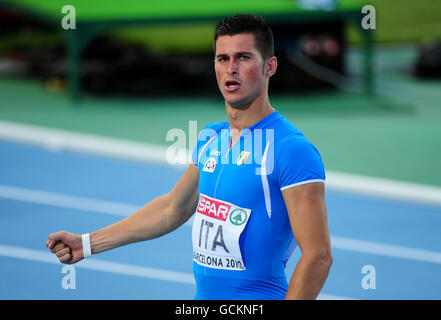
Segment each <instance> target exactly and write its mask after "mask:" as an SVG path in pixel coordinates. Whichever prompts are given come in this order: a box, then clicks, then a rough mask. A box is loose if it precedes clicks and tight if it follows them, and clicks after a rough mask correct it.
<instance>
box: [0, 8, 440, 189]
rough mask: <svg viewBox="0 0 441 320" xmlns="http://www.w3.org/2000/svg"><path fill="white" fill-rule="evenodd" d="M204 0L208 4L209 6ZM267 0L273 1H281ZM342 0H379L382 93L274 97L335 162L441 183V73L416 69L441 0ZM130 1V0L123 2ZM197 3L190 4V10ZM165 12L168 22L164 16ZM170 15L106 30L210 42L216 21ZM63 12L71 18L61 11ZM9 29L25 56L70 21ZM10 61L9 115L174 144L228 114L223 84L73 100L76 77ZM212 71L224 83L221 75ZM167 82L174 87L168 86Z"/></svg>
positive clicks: (360, 50) (350, 35) (150, 47)
mask: <svg viewBox="0 0 441 320" xmlns="http://www.w3.org/2000/svg"><path fill="white" fill-rule="evenodd" d="M1 2H2V3H3V4H4V5H5V4H6V5H5V7H7V8H9V9H10V8H11V7H12V8H14V10H18V12H24V13H29V14H30V15H31V16H32V17H36V19H37V20H39V19H41V20H42V21H46V19H48V18H47V17H46V15H45V14H44V12H43V13H42V12H37V13H38V14H35V12H36V11H35V7H34V6H37V7H38V6H40V7H41V6H43V5H40V4H38V5H35V4H32V2H31V1H26V0H20V1H17V2H8V1H1ZM71 2H72V3H75V2H77V3H78V5H79V6H80V7H81V5H84V3H85V2H84V1H71ZM129 2H130V1H129ZM278 2H281V0H279V1H278ZM45 3H46V4H45V6H47V8H49V9H48V10H53V9H52V8H54V7H55V8H58V9H59V7H60V5H59V4H57V3H56V2H45ZM48 3H49V4H48ZM143 3H146V5H148V4H150V5H151V4H154V6H151V7H150V9H151V8H154V7H155V6H161V2H159V1H153V2H143ZM197 3H198V2H196V4H197ZM203 3H204V2H200V4H199V5H200V6H204V4H203ZM257 3H262V5H263V3H264V2H260V1H257ZM265 3H266V4H265V5H266V6H269V7H270V5H271V1H266V2H265ZM286 3H288V2H286ZM341 3H344V4H347V3H350V5H351V6H352V7H356V8H361V7H362V6H363V5H364V4H371V5H373V6H374V7H375V9H376V13H377V18H376V30H374V31H373V39H374V43H375V45H374V47H373V53H374V55H373V57H374V60H373V74H374V79H375V94H374V95H366V94H365V93H364V92H363V91H362V90H351V89H347V88H331V89H328V90H323V89H320V90H305V92H303V91H302V90H300V92H292V93H291V92H289V91H285V92H277V93H274V94H272V95H271V103H272V105H273V106H274V107H275V108H276V109H278V110H279V112H281V113H282V115H284V116H285V117H286V118H288V119H289V120H290V121H291V122H292V123H293V124H294V125H295V126H297V127H298V128H299V129H300V130H302V131H303V132H304V134H305V135H306V136H307V137H308V138H309V139H310V140H311V141H312V143H314V144H315V145H316V146H317V148H318V149H319V150H320V152H321V154H322V156H323V159H324V162H325V166H326V169H327V170H330V171H340V172H346V173H353V174H361V175H368V176H373V177H381V178H388V179H394V180H398V181H407V182H414V183H421V184H428V185H434V186H441V170H440V167H439V165H440V164H441V80H440V79H439V78H436V77H432V78H430V79H429V78H423V77H418V76H416V75H415V66H416V63H417V61H418V58H419V57H420V55H421V52H422V50H424V49H426V48H427V45H428V44H429V43H433V41H436V40H439V39H441V0H419V1H411V0H376V1H350V0H348V1H343V2H341ZM341 3H340V4H341ZM95 4H96V3H95ZM245 4H246V3H245ZM118 5H119V4H116V5H115V6H118ZM283 5H285V3H284V4H283ZM120 6H121V8H124V5H123V4H122V3H121V4H120ZM243 7H244V4H243V3H242V8H243ZM190 9H191V8H190ZM190 9H189V8H187V9H186V11H185V13H186V14H189V16H191V10H190ZM233 9H234V8H233ZM233 9H231V8H230V11H233ZM207 10H208V9H207ZM210 10H212V9H210ZM222 10H224V9H222ZM222 10H220V12H224V11H222ZM78 11H79V10H78ZM123 11H124V10H123ZM151 11H152V10H149V12H150V13H151ZM153 11H154V10H153ZM146 12H147V11H146ZM141 13H142V10H140V14H141ZM232 13H234V12H232ZM177 14H179V10H178V8H174V11H173V12H170V16H172V15H177ZM201 14H203V13H201ZM173 17H174V16H173ZM173 17H172V18H173ZM162 18H163V19H164V23H160V22H161V21H160V20H161V19H162ZM162 18H161V19H159V18H158V21H159V22H158V21H156V22H155V23H153V24H151V23H150V24H146V25H132V26H125V27H120V26H111V27H110V29H108V30H106V31H105V32H104V33H101V35H102V34H105V35H106V36H108V37H111V38H113V39H117V40H118V41H122V42H124V43H129V44H136V45H140V46H142V47H143V48H144V49H145V50H146V51H148V52H149V54H155V55H161V54H162V55H165V54H170V53H172V54H178V53H185V54H193V53H195V54H198V53H207V52H210V50H211V47H212V36H213V30H214V23H213V22H207V21H204V20H202V21H201V20H197V21H192V19H191V18H188V19H186V20H185V21H183V22H182V23H176V22H173V23H167V17H165V18H164V17H162ZM56 19H58V20H59V19H61V14H59V16H57V15H56ZM170 19H171V18H170ZM49 20H50V19H49ZM58 20H57V21H58ZM0 36H1V41H0V55H1V56H2V57H3V58H2V61H5V57H7V58H8V59H11V56H12V57H15V61H17V56H19V54H18V52H19V53H21V54H23V52H26V51H27V50H29V51H32V50H35V49H42V48H46V47H48V46H53V45H57V44H59V45H60V44H64V43H65V40H66V37H65V36H66V31H63V30H61V28H48V29H47V30H42V29H38V30H36V29H35V30H34V29H33V28H25V29H23V30H21V31H20V32H17V33H13V34H4V33H3V34H0ZM344 36H345V50H346V52H345V56H344V65H345V69H346V76H348V77H349V79H355V80H354V82H356V81H359V80H360V79H361V78H362V77H363V74H364V69H363V64H364V62H365V60H364V59H365V55H364V47H363V45H364V42H363V41H364V40H363V37H362V35H361V33H360V32H359V28H358V27H357V26H355V25H354V24H353V23H348V24H345V26H344ZM11 52H12V53H11ZM14 54H15V55H14ZM18 65H19V64H18ZM2 70H3V72H2V73H0V97H1V101H0V120H3V121H9V122H14V123H26V124H33V125H38V126H44V127H50V128H58V129H64V130H69V131H76V132H84V133H91V134H96V135H100V136H107V137H114V138H123V139H127V140H129V141H137V142H146V143H153V144H157V145H162V146H168V145H169V144H170V142H167V141H166V139H165V137H166V134H167V132H168V131H169V130H170V129H172V128H180V129H183V130H184V131H186V132H188V121H194V120H196V121H198V130H201V129H202V128H203V126H204V125H206V124H208V123H209V122H214V121H222V120H226V116H225V111H224V105H223V100H222V97H221V96H220V94H211V93H210V94H207V95H203V94H198V93H192V92H191V91H190V92H188V93H187V94H185V95H182V94H177V95H173V94H171V93H170V94H166V93H160V94H157V95H153V96H148V95H147V96H142V97H139V96H136V97H131V96H124V95H122V96H118V95H117V96H114V95H113V96H106V95H93V94H85V95H84V97H83V98H82V99H81V101H79V102H76V103H72V101H71V99H70V97H69V91H68V90H69V83H68V82H66V81H60V80H59V79H52V80H51V79H45V81H44V82H42V81H38V80H37V79H35V78H32V77H24V76H21V75H20V74H18V73H15V72H11V70H10V68H6V70H7V71H8V72H4V70H5V68H4V69H2ZM156 72H158V71H156ZM212 81H213V84H215V79H214V78H213V79H212ZM349 81H352V80H349ZM187 85H188V84H187ZM164 89H165V92H166V91H167V88H164Z"/></svg>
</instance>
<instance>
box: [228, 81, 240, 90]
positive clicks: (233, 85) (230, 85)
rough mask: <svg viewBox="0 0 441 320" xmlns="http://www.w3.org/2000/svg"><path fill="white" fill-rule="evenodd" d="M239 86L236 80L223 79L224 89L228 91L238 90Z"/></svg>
mask: <svg viewBox="0 0 441 320" xmlns="http://www.w3.org/2000/svg"><path fill="white" fill-rule="evenodd" d="M239 87H240V82H239V81H237V80H227V81H225V90H227V91H228V92H233V91H236V90H238V89H239Z"/></svg>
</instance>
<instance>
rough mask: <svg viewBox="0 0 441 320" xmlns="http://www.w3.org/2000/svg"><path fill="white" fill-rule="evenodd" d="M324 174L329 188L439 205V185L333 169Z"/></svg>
mask: <svg viewBox="0 0 441 320" xmlns="http://www.w3.org/2000/svg"><path fill="white" fill-rule="evenodd" d="M326 175H327V178H326V187H327V188H329V190H334V191H344V192H348V193H356V194H362V195H368V196H375V197H381V198H388V199H396V200H400V201H405V202H418V203H425V204H433V205H441V188H440V187H436V186H429V185H423V184H416V183H410V182H403V181H396V180H390V179H382V178H374V177H367V176H362V175H356V174H348V173H341V172H333V171H329V172H327V174H326Z"/></svg>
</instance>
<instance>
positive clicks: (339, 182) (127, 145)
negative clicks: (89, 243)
mask: <svg viewBox="0 0 441 320" xmlns="http://www.w3.org/2000/svg"><path fill="white" fill-rule="evenodd" d="M0 138H3V139H7V140H11V141H17V142H21V143H29V144H33V145H38V146H43V147H46V148H48V149H51V150H54V149H55V150H72V151H79V152H87V153H91V154H98V155H104V156H110V157H118V158H124V159H129V160H136V161H146V162H152V163H158V164H164V165H168V166H170V167H171V168H176V169H179V170H181V169H182V166H183V165H184V164H188V163H189V159H191V157H190V156H188V155H189V154H191V151H192V150H187V151H186V152H178V153H177V154H178V155H181V156H179V159H178V158H176V159H174V160H173V163H177V164H176V165H170V164H169V163H168V162H167V150H168V147H165V146H159V145H154V144H148V143H141V142H133V141H130V140H124V139H116V138H108V137H102V136H97V135H92V134H85V133H78V132H73V131H66V130H60V129H53V128H45V127H40V126H35V125H28V124H19V123H13V122H7V121H0ZM186 154H187V155H186ZM181 157H182V158H181ZM184 158H185V159H184ZM326 175H327V179H326V186H327V188H329V190H337V191H344V192H348V193H356V194H364V195H370V196H376V197H383V198H390V199H398V200H401V201H411V202H413V201H415V202H420V203H428V204H435V205H441V188H440V187H438V186H430V185H423V184H416V183H408V182H402V181H396V180H390V179H382V178H374V177H368V176H363V175H357V174H348V173H341V172H335V171H327V172H326Z"/></svg>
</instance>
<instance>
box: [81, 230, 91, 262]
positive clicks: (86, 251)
mask: <svg viewBox="0 0 441 320" xmlns="http://www.w3.org/2000/svg"><path fill="white" fill-rule="evenodd" d="M81 239H82V240H83V255H84V258H88V257H90V256H91V255H92V248H91V246H90V234H88V233H86V234H83V235H81Z"/></svg>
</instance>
